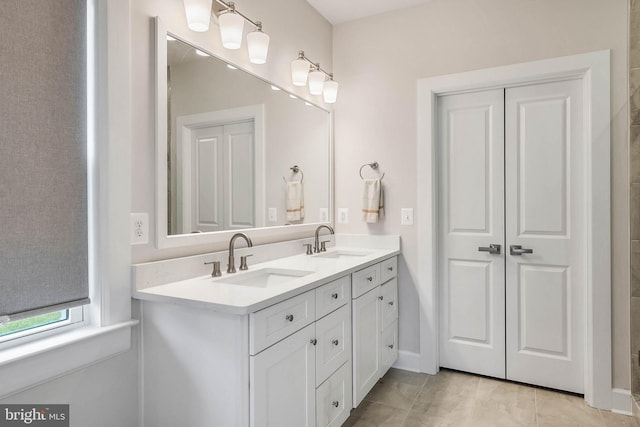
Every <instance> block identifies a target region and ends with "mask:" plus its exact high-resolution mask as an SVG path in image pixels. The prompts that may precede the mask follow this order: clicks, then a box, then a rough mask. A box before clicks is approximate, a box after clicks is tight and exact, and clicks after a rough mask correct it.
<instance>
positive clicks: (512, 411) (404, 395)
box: [344, 369, 640, 427]
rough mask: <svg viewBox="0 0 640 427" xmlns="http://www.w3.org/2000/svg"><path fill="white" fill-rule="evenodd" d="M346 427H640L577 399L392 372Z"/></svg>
mask: <svg viewBox="0 0 640 427" xmlns="http://www.w3.org/2000/svg"><path fill="white" fill-rule="evenodd" d="M344 426H348V427H356V426H357V427H374V426H384V427H405V426H406V427H432V426H465V427H476V426H477V427H481V426H487V427H502V426H504V427H517V426H527V427H543V426H544V427H547V426H548V427H572V426H576V427H578V426H580V427H582V426H600V427H614V426H615V427H640V422H638V420H637V419H636V418H634V417H629V416H625V415H619V414H614V413H612V412H608V411H600V410H598V409H594V408H591V407H589V406H588V405H587V404H586V403H584V400H583V399H582V398H581V397H579V396H574V395H570V394H565V393H560V392H555V391H550V390H545V389H541V388H537V387H528V386H524V385H521V384H515V383H510V382H506V381H500V380H494V379H491V378H486V377H480V376H476V375H471V374H466V373H462V372H457V371H450V370H442V371H440V373H439V374H438V375H426V374H417V373H413V372H408V371H402V370H399V369H391V370H390V371H389V372H388V373H387V374H386V375H385V376H384V377H383V378H382V379H381V380H380V381H379V382H378V384H376V386H375V387H374V388H373V390H371V392H370V393H369V394H368V395H367V397H366V398H365V400H364V401H363V402H362V403H361V404H360V406H358V408H356V409H354V410H353V411H352V412H351V416H350V417H349V419H348V420H347V421H346V423H345V424H344Z"/></svg>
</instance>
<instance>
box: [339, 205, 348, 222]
mask: <svg viewBox="0 0 640 427" xmlns="http://www.w3.org/2000/svg"><path fill="white" fill-rule="evenodd" d="M338 222H339V223H340V224H346V223H348V222H349V208H338Z"/></svg>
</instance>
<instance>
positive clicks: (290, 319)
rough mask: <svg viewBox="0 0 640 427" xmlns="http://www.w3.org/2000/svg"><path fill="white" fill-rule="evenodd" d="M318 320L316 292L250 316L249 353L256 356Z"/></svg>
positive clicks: (296, 297)
mask: <svg viewBox="0 0 640 427" xmlns="http://www.w3.org/2000/svg"><path fill="white" fill-rule="evenodd" d="M315 318H316V304H315V290H312V291H308V292H305V293H304V294H301V295H297V296H295V297H293V298H289V299H288V300H285V301H282V302H279V303H278V304H274V305H272V306H270V307H267V308H265V309H262V310H260V311H256V312H255V313H251V314H250V315H249V352H250V354H251V355H255V354H257V353H259V352H261V351H262V350H264V349H265V348H267V347H269V346H270V345H272V344H275V343H276V342H278V341H280V340H281V339H283V338H286V337H287V336H289V335H291V334H292V333H294V332H296V331H297V330H299V329H302V328H303V327H305V326H307V325H308V324H310V323H312V322H313V321H314V320H315Z"/></svg>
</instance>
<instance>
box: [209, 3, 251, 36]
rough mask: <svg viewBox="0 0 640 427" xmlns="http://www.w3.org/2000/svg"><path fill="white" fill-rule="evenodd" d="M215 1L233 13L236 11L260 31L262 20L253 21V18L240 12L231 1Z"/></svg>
mask: <svg viewBox="0 0 640 427" xmlns="http://www.w3.org/2000/svg"><path fill="white" fill-rule="evenodd" d="M216 2H218V3H220V4H221V5H223V6H224V7H226V8H227V9H228V10H230V11H231V12H233V13H237V14H238V15H240V16H242V17H243V18H244V20H245V21H247V22H250V23H251V25H253V26H254V27H256V29H257V30H258V31H262V22H260V21H254V20H253V19H251V18H249V17H248V16H247V15H245V14H244V13H242V12H240V11H239V10H238V9H236V4H235V3H234V2H232V1H230V2H226V1H224V0H216Z"/></svg>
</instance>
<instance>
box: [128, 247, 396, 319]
mask: <svg viewBox="0 0 640 427" xmlns="http://www.w3.org/2000/svg"><path fill="white" fill-rule="evenodd" d="M335 251H348V252H355V251H358V252H362V253H366V255H364V256H357V257H355V256H350V257H346V258H338V259H336V258H323V257H321V256H317V255H295V256H289V257H285V258H279V259H275V260H272V261H267V262H263V263H259V264H255V265H251V263H250V261H251V258H249V270H248V271H242V272H238V273H234V274H227V273H225V272H224V271H223V273H222V277H215V278H213V277H211V276H210V275H206V276H199V277H195V278H191V279H187V280H180V281H176V282H172V283H167V284H162V285H157V286H151V287H146V288H144V289H138V290H134V295H133V296H134V298H137V299H140V300H145V301H156V302H166V303H173V304H181V305H186V306H192V307H199V308H206V309H210V310H215V311H219V312H223V313H228V314H239V315H242V314H248V313H252V312H255V311H258V310H260V309H263V308H265V307H268V306H270V305H273V304H276V303H278V302H280V301H284V300H285V299H288V298H291V297H293V296H295V295H298V294H301V293H303V292H305V291H308V290H310V289H314V288H316V287H318V286H321V285H323V284H325V283H328V282H330V281H332V280H335V279H338V278H340V277H343V276H345V275H347V274H351V273H353V272H355V271H358V270H361V269H363V268H366V267H368V266H370V265H373V264H376V263H378V262H380V261H382V260H384V259H387V258H390V257H392V256H395V255H398V254H399V253H400V251H399V250H398V249H380V248H376V249H372V248H370V247H362V248H357V247H353V246H348V247H347V246H345V247H340V246H336V247H332V248H329V249H327V253H329V252H335ZM263 268H279V269H291V270H304V271H311V272H312V273H311V274H307V275H305V276H303V277H299V278H295V279H292V280H289V281H287V282H285V283H282V284H278V285H273V286H270V287H265V288H263V287H256V286H244V285H237V284H227V283H224V281H225V279H227V280H228V279H229V278H233V279H236V278H237V277H240V276H241V275H245V274H250V273H251V272H254V271H256V270H259V269H263Z"/></svg>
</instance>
